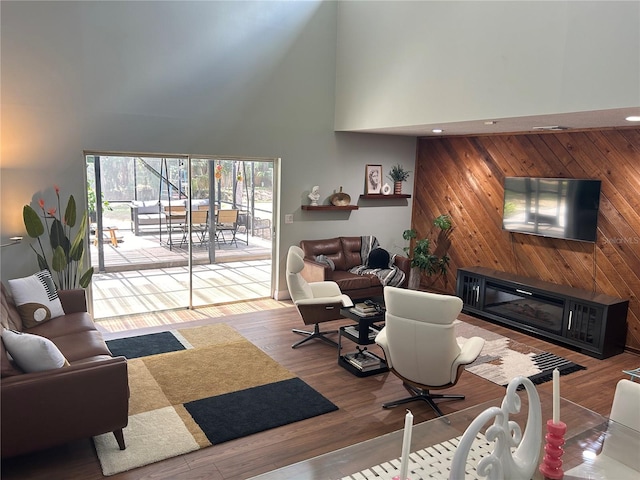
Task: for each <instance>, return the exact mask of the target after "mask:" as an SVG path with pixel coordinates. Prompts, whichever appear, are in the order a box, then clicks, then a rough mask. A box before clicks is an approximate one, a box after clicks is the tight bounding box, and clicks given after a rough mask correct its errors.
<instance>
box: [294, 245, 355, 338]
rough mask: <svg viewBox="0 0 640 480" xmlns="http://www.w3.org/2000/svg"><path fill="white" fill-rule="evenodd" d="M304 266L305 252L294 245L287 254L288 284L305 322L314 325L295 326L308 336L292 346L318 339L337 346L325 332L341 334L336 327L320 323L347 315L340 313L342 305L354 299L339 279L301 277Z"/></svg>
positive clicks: (349, 303) (348, 305)
mask: <svg viewBox="0 0 640 480" xmlns="http://www.w3.org/2000/svg"><path fill="white" fill-rule="evenodd" d="M303 268H304V252H303V251H302V249H301V248H300V247H296V246H295V245H294V246H291V247H289V252H288V254H287V287H288V288H289V295H291V299H292V300H293V303H294V304H295V306H296V308H297V309H298V313H300V316H301V317H302V321H303V322H304V324H305V325H314V329H313V331H312V332H309V331H306V330H299V329H297V328H294V329H293V330H292V331H293V332H294V333H297V334H299V335H304V336H305V338H303V339H302V340H300V341H299V342H296V343H294V344H293V345H292V346H291V348H296V347H298V346H300V345H302V344H303V343H305V342H308V341H309V340H312V339H314V338H317V339H319V340H322V341H324V342H326V343H328V344H329V345H332V346H335V347H337V346H338V344H337V343H336V342H334V341H333V340H331V339H329V338H327V337H326V336H325V335H328V334H332V333H338V331H337V330H332V331H325V332H321V331H320V326H319V324H320V323H322V322H328V321H331V320H338V319H341V318H344V317H343V316H342V315H341V314H340V309H341V308H342V307H352V306H353V302H352V301H351V298H349V296H348V295H344V294H343V293H342V292H341V291H340V287H338V284H337V283H336V282H330V281H324V282H311V283H307V281H306V280H305V279H304V278H302V275H301V274H300V272H301V271H302V269H303Z"/></svg>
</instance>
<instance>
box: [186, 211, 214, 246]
mask: <svg viewBox="0 0 640 480" xmlns="http://www.w3.org/2000/svg"><path fill="white" fill-rule="evenodd" d="M208 231H209V210H208V209H207V210H194V211H192V212H191V233H195V234H196V238H197V239H198V240H199V241H200V245H202V244H204V242H205V239H206V236H207V232H208ZM188 234H189V228H188V227H187V224H186V223H183V224H182V240H180V247H182V245H183V244H184V243H185V242H186V241H187V235H188Z"/></svg>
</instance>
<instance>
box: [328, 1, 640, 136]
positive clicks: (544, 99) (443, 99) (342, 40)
mask: <svg viewBox="0 0 640 480" xmlns="http://www.w3.org/2000/svg"><path fill="white" fill-rule="evenodd" d="M374 5H375V7H373V6H372V2H350V1H347V2H341V3H340V6H339V15H338V20H339V21H338V49H337V51H338V55H337V79H338V81H337V87H336V122H335V127H336V130H338V131H340V130H351V131H357V130H361V129H366V128H376V127H391V126H404V125H422V124H434V123H439V124H444V123H447V122H458V121H469V120H479V119H491V118H510V117H523V116H530V115H539V114H554V113H568V112H582V111H592V110H607V109H615V108H622V107H633V106H640V88H639V87H638V85H640V2H637V1H630V2H629V1H622V2H616V1H584V2H581V1H544V2H543V1H493V2H492V1H439V2H437V1H419V2H411V1H380V2H375V4H374Z"/></svg>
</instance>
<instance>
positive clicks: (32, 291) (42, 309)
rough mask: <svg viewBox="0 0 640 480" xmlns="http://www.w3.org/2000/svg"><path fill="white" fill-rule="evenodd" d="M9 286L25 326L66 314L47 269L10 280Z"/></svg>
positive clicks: (28, 326) (32, 325) (29, 326)
mask: <svg viewBox="0 0 640 480" xmlns="http://www.w3.org/2000/svg"><path fill="white" fill-rule="evenodd" d="M9 287H10V288H11V293H12V295H13V300H14V301H15V302H16V307H18V312H20V317H21V318H22V324H23V326H24V328H32V327H35V326H36V325H39V324H41V323H42V322H46V321H47V320H51V319H52V318H56V317H59V316H61V315H64V310H63V309H62V304H61V303H60V298H58V291H57V290H56V286H55V284H54V283H53V279H52V278H51V274H50V273H49V272H48V271H47V270H43V271H41V272H38V273H36V274H34V275H31V276H30V277H25V278H16V279H14V280H9Z"/></svg>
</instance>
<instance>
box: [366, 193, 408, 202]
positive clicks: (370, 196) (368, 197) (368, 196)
mask: <svg viewBox="0 0 640 480" xmlns="http://www.w3.org/2000/svg"><path fill="white" fill-rule="evenodd" d="M360 198H364V199H365V200H397V199H398V198H411V195H409V194H404V193H400V194H395V193H394V194H391V195H383V194H382V193H369V194H364V195H360Z"/></svg>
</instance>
